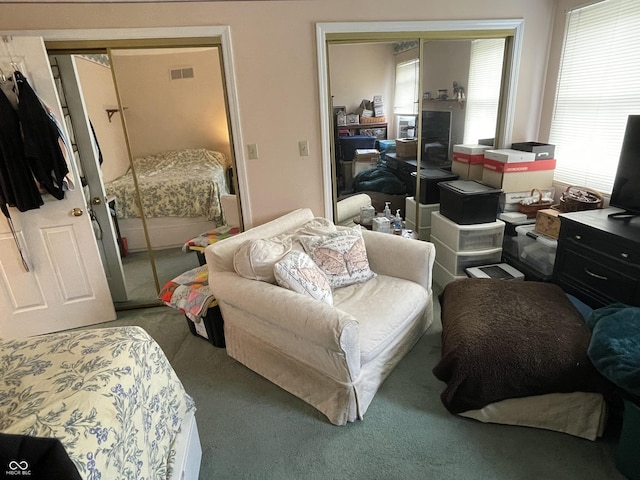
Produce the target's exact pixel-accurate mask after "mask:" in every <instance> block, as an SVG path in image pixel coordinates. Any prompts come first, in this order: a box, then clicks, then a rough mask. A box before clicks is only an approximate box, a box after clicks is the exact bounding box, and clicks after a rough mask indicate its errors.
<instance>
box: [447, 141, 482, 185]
mask: <svg viewBox="0 0 640 480" xmlns="http://www.w3.org/2000/svg"><path fill="white" fill-rule="evenodd" d="M490 148H491V147H489V146H487V145H462V144H461V145H454V146H453V159H452V160H453V161H452V162H451V171H452V172H453V173H455V174H457V175H458V176H459V177H460V179H461V180H482V164H483V163H484V152H485V151H486V150H488V149H490Z"/></svg>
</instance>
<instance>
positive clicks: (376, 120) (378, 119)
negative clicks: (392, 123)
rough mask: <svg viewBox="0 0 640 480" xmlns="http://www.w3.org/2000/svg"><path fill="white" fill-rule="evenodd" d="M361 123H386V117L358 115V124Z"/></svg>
mask: <svg viewBox="0 0 640 480" xmlns="http://www.w3.org/2000/svg"><path fill="white" fill-rule="evenodd" d="M363 123H387V117H360V125H362V124H363Z"/></svg>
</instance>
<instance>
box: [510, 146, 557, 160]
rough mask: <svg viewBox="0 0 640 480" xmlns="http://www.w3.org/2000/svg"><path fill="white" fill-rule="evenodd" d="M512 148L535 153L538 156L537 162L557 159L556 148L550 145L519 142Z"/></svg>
mask: <svg viewBox="0 0 640 480" xmlns="http://www.w3.org/2000/svg"><path fill="white" fill-rule="evenodd" d="M511 148H513V149H514V150H521V151H523V152H533V153H535V154H536V160H549V159H550V158H555V153H556V146H555V145H551V144H549V143H540V142H518V143H512V144H511Z"/></svg>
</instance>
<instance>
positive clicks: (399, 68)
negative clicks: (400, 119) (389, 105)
mask: <svg viewBox="0 0 640 480" xmlns="http://www.w3.org/2000/svg"><path fill="white" fill-rule="evenodd" d="M419 69H420V61H419V60H418V59H417V58H416V59H413V60H409V61H407V62H402V63H398V64H397V65H396V91H395V102H394V106H393V113H395V114H398V115H415V114H417V113H418V75H419Z"/></svg>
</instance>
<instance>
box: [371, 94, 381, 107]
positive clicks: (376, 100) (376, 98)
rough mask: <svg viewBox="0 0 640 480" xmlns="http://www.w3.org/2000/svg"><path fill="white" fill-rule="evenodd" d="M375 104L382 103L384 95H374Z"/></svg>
mask: <svg viewBox="0 0 640 480" xmlns="http://www.w3.org/2000/svg"><path fill="white" fill-rule="evenodd" d="M373 105H374V106H377V105H382V95H374V96H373Z"/></svg>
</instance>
